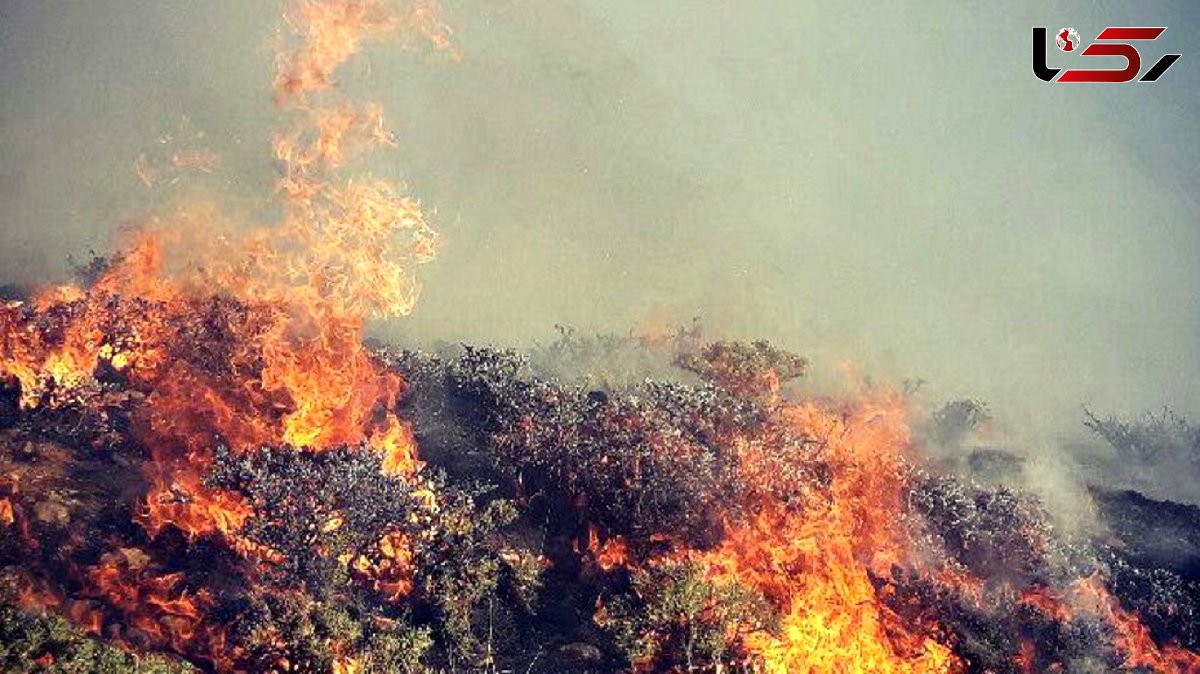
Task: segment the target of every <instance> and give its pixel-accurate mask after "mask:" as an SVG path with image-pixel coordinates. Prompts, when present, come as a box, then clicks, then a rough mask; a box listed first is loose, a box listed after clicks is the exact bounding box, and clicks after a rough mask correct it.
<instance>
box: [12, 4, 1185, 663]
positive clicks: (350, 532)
mask: <svg viewBox="0 0 1200 674" xmlns="http://www.w3.org/2000/svg"><path fill="white" fill-rule="evenodd" d="M284 25H285V28H286V31H285V33H286V35H285V37H284V39H283V46H282V49H281V51H280V53H279V56H278V59H277V69H276V72H275V79H274V94H275V100H276V102H277V104H278V105H279V107H280V109H281V113H282V114H283V115H284V116H285V117H286V119H287V124H286V125H285V127H284V128H283V129H282V130H280V131H279V133H278V134H277V135H276V136H275V138H274V143H273V153H274V158H275V159H276V160H277V162H278V165H279V170H280V178H279V181H278V185H277V193H276V196H277V199H278V205H279V212H280V213H281V215H280V218H279V221H278V222H274V223H268V224H262V225H261V226H243V225H241V224H239V223H233V222H229V221H227V219H226V218H225V217H224V216H222V215H221V213H220V211H219V210H218V208H217V207H216V206H208V205H198V204H188V205H187V206H186V207H185V206H181V207H179V208H178V209H177V210H175V211H173V212H171V213H169V214H166V215H163V216H161V217H160V218H159V219H158V220H155V221H153V222H151V223H148V224H147V225H146V226H144V227H142V228H140V229H138V230H137V231H134V232H131V233H129V234H128V238H127V239H125V240H123V241H122V242H120V245H119V246H118V248H117V252H116V253H114V254H113V255H112V256H111V257H109V258H98V259H97V260H96V261H94V262H93V264H91V265H89V266H88V267H87V268H86V269H85V270H82V271H84V272H85V273H84V274H81V276H83V278H81V280H80V283H79V284H78V285H72V286H61V287H53V288H48V289H45V290H43V291H42V292H40V293H38V294H37V295H36V296H34V297H32V298H27V300H26V301H15V300H14V301H11V302H8V303H7V304H6V305H5V306H4V307H3V308H2V309H0V382H2V383H0V572H2V573H3V576H4V578H5V581H6V582H5V591H4V593H3V594H0V600H2V602H3V605H2V606H0V665H2V666H3V668H4V669H5V670H6V671H8V670H12V671H39V670H44V669H51V670H52V671H163V672H176V671H178V672H183V671H194V670H200V671H221V672H225V671H281V672H283V671H288V672H338V673H348V672H394V671H409V672H412V671H464V670H470V671H526V672H561V671H581V672H602V671H642V672H649V671H662V672H683V671H687V672H697V671H713V672H722V671H748V672H763V673H770V674H774V673H781V674H782V673H793V672H795V673H799V672H814V673H815V672H898V673H899V672H903V673H914V674H916V673H938V672H946V673H949V672H1035V671H1064V672H1066V671H1146V670H1149V671H1157V672H1196V671H1200V655H1197V649H1200V628H1198V627H1197V625H1198V624H1200V620H1198V616H1200V592H1198V590H1197V587H1198V585H1197V583H1200V572H1198V571H1197V568H1198V567H1197V566H1196V563H1195V560H1197V559H1200V524H1197V521H1198V519H1197V517H1196V513H1195V512H1194V509H1189V507H1188V506H1185V505H1179V504H1170V503H1163V502H1158V501H1151V500H1149V499H1147V498H1145V497H1143V496H1140V495H1138V494H1136V493H1132V492H1130V493H1127V494H1120V493H1114V492H1107V491H1103V490H1100V489H1099V488H1098V489H1097V490H1096V492H1095V493H1094V494H1093V496H1094V499H1095V501H1096V503H1097V504H1098V507H1099V509H1100V511H1101V514H1102V516H1103V517H1104V519H1105V521H1106V522H1108V523H1109V524H1110V529H1111V531H1109V532H1108V533H1107V535H1105V536H1100V535H1095V536H1088V535H1080V534H1077V533H1070V532H1064V531H1061V530H1059V529H1058V528H1057V527H1056V525H1055V521H1054V518H1053V517H1052V516H1051V514H1050V513H1049V512H1047V509H1046V508H1045V507H1044V506H1043V504H1042V503H1041V502H1039V501H1038V499H1037V498H1036V497H1034V496H1033V495H1030V494H1026V493H1023V492H1020V491H1015V490H1013V489H1012V488H1009V487H1004V486H994V485H981V484H976V483H974V482H972V481H970V480H969V479H968V478H967V477H963V476H961V475H958V474H956V473H954V472H953V471H950V470H944V469H940V468H939V466H937V465H936V464H935V463H934V462H931V461H927V456H926V455H925V453H924V452H923V448H922V446H921V445H922V439H923V438H930V439H931V441H932V442H939V443H949V442H952V441H953V442H957V441H958V439H959V438H961V437H962V435H963V434H964V433H967V432H969V430H970V429H969V428H968V427H969V426H971V425H972V424H975V423H977V422H979V421H980V420H981V419H983V418H984V417H985V416H986V415H985V414H984V410H983V408H982V407H981V406H979V405H977V404H975V403H966V402H960V403H952V404H951V405H949V406H947V407H946V408H944V409H943V410H941V411H940V412H937V413H934V414H932V415H931V416H929V417H928V419H929V420H930V421H929V422H928V423H924V422H922V425H921V426H910V424H912V423H913V421H912V420H913V419H918V418H920V417H921V414H919V413H920V412H922V410H919V409H917V404H916V403H915V402H914V400H913V399H912V398H911V397H910V396H907V395H905V394H904V393H901V392H898V391H893V390H891V389H889V388H888V387H886V386H880V385H869V386H868V385H863V386H862V387H861V388H860V390H859V391H858V392H857V393H855V394H847V395H844V396H839V397H819V396H815V395H812V394H806V393H802V392H801V389H800V388H798V387H796V386H794V384H795V382H794V380H796V379H798V378H800V377H802V376H803V375H804V374H805V372H806V369H807V366H808V362H807V361H806V360H805V359H804V358H801V357H800V356H797V355H795V354H791V353H788V352H785V351H782V350H779V349H777V348H775V347H773V346H772V345H771V344H769V343H767V342H754V343H752V344H743V343H740V342H725V341H707V340H703V339H701V338H700V336H699V334H698V333H697V332H683V331H681V332H680V333H679V334H678V335H677V336H676V337H674V338H671V337H667V336H662V335H659V336H657V337H655V338H654V339H649V338H641V339H635V338H629V339H628V340H624V341H623V340H621V339H619V338H613V339H610V340H608V341H605V342H604V346H603V347H602V349H601V350H603V348H630V349H636V350H639V351H642V352H645V353H651V354H653V355H651V356H649V357H652V358H658V359H660V360H669V361H670V362H672V363H673V364H674V365H675V366H677V367H676V369H675V371H674V372H675V374H674V376H672V377H669V378H665V379H661V380H650V379H647V380H644V381H641V382H639V383H635V384H628V385H625V384H621V385H617V384H614V385H609V386H587V385H579V384H573V383H570V382H568V381H564V380H563V379H560V378H557V377H555V376H551V375H549V374H547V372H545V369H546V368H541V367H538V366H537V365H536V364H532V363H531V361H530V360H529V359H528V358H527V357H526V356H524V355H522V354H520V353H517V352H513V351H500V350H496V349H492V348H474V347H469V346H463V347H460V348H456V349H447V350H445V351H443V352H439V353H425V352H401V351H397V350H393V349H390V348H388V347H369V346H367V344H366V342H365V341H364V337H365V324H366V321H368V320H369V319H371V318H378V317H391V316H403V315H407V314H409V313H410V312H411V311H413V309H414V306H415V302H416V299H417V295H418V288H419V286H418V283H417V281H416V276H415V270H416V268H417V267H418V266H419V265H421V264H424V263H425V262H428V261H429V260H430V259H431V258H432V257H433V255H434V252H435V249H436V241H437V239H436V236H435V234H434V231H433V229H432V227H431V225H430V224H429V222H428V221H427V220H426V217H425V215H424V212H423V211H422V209H421V205H420V203H419V202H418V201H417V200H416V199H415V198H413V197H411V196H409V195H408V194H407V192H406V191H405V189H404V188H403V186H400V185H396V184H393V183H391V182H388V181H386V180H382V179H379V178H374V177H370V176H354V177H348V176H346V175H344V172H345V171H346V166H347V165H352V164H353V162H352V160H353V158H354V157H355V156H356V155H358V154H360V153H363V152H366V151H368V150H370V149H371V148H373V147H379V146H385V147H386V146H392V145H394V144H395V139H394V138H393V134H392V132H391V131H390V130H389V128H388V126H387V124H386V121H385V117H384V113H383V110H382V109H381V108H380V107H379V106H376V105H372V104H362V103H359V102H356V101H351V100H347V99H346V98H345V97H344V96H343V95H342V94H341V92H340V91H339V89H338V86H337V74H338V71H339V68H340V67H341V66H342V65H343V64H344V63H345V62H346V61H347V60H348V59H350V58H352V57H353V56H354V55H355V54H357V53H358V52H359V51H360V50H361V49H363V47H364V45H365V44H367V43H370V42H373V41H384V40H388V39H394V40H396V41H398V42H399V43H400V44H403V45H404V46H408V47H414V48H415V47H417V46H418V45H421V44H426V45H432V49H433V50H435V51H438V52H443V53H446V54H449V55H450V56H451V57H454V58H457V57H458V52H457V51H456V49H455V48H454V47H453V45H452V44H451V41H450V31H449V29H448V28H447V27H446V26H445V25H444V23H442V19H441V18H440V13H439V10H438V8H437V6H436V5H434V4H433V3H426V2H420V3H416V4H409V5H407V6H405V7H400V6H396V5H394V4H392V3H389V2H386V1H385V0H366V1H354V0H296V1H295V2H293V3H291V4H290V5H289V7H288V9H287V11H286V13H285V16H284ZM167 163H168V164H169V166H170V167H172V168H173V169H174V170H176V171H178V170H183V169H194V170H198V171H201V172H208V171H212V170H215V168H216V167H217V166H219V158H218V157H216V156H215V155H214V154H212V153H211V152H210V151H208V150H207V149H202V148H196V149H185V150H180V151H178V152H176V153H174V154H170V155H169V161H168V162H167ZM135 170H136V171H137V172H138V175H139V176H140V177H141V179H142V180H143V181H145V183H146V184H147V186H151V185H154V184H157V183H159V182H162V181H163V176H165V175H169V176H171V178H170V180H174V179H175V176H176V175H177V173H163V172H162V170H161V169H158V168H156V167H154V166H152V162H151V160H150V159H148V158H146V157H145V156H143V157H142V158H139V161H138V163H137V165H136V167H135ZM581 341H582V340H580V338H578V337H576V336H575V335H574V334H572V333H570V332H569V331H565V330H564V331H563V335H562V339H561V340H560V342H559V343H558V344H557V345H555V346H552V347H550V349H549V351H550V352H552V353H553V354H555V357H568V358H569V357H570V355H569V354H572V353H581V352H585V351H588V350H589V349H588V348H585V347H586V345H582V346H581ZM663 352H666V353H667V358H663V357H662V355H663ZM564 354H567V355H566V356H564ZM1089 423H1090V424H1092V425H1093V426H1094V427H1096V428H1098V430H1100V431H1101V434H1102V435H1103V436H1104V437H1106V438H1107V439H1109V441H1110V442H1112V443H1113V444H1114V446H1119V445H1120V443H1121V442H1122V441H1125V440H1128V438H1129V437H1130V433H1129V432H1125V431H1128V430H1129V429H1128V428H1126V429H1125V431H1123V432H1122V433H1116V432H1115V431H1114V426H1113V423H1115V422H1110V423H1107V425H1106V422H1101V421H1099V420H1098V419H1096V418H1095V417H1092V418H1091V419H1090V420H1089ZM1181 423H1182V424H1183V426H1184V427H1185V430H1188V431H1189V432H1190V427H1187V425H1186V423H1185V422H1181ZM924 426H928V427H929V428H924ZM951 426H954V428H951ZM914 429H915V430H914ZM1185 435H1186V434H1185ZM1188 437H1200V434H1195V435H1194V436H1188ZM418 448H419V451H418ZM996 451H998V452H999V450H996ZM999 455H1000V456H1001V457H1004V456H1007V455H1004V454H1003V452H1000V453H999ZM1158 516H1162V517H1164V518H1169V519H1170V520H1171V523H1172V526H1173V527H1174V528H1175V530H1176V531H1175V536H1174V538H1172V539H1171V540H1172V541H1177V540H1178V541H1182V543H1179V544H1178V546H1177V547H1178V548H1181V549H1176V548H1172V549H1170V550H1168V551H1167V552H1165V553H1164V552H1163V546H1162V545H1160V544H1159V542H1158V541H1157V539H1154V538H1153V537H1151V536H1149V535H1147V532H1150V533H1154V525H1155V524H1156V523H1155V522H1154V520H1155V518H1156V517H1158ZM1139 518H1140V519H1139ZM1131 522H1133V524H1131ZM1158 524H1161V523H1158ZM1183 548H1185V549H1183ZM1189 555H1190V556H1189ZM1189 560H1190V561H1189ZM145 656H149V657H145ZM55 667H58V668H60V669H53V668H55Z"/></svg>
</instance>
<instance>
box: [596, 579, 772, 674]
mask: <svg viewBox="0 0 1200 674" xmlns="http://www.w3.org/2000/svg"><path fill="white" fill-rule="evenodd" d="M776 619H777V616H776V615H775V613H774V610H773V609H772V607H771V605H770V604H769V603H768V602H767V600H766V599H765V598H763V596H762V595H760V594H758V593H756V592H754V591H752V590H750V589H748V588H746V587H744V586H742V585H740V584H738V583H736V582H733V581H720V582H718V581H712V580H706V579H705V578H704V577H703V575H702V573H701V571H700V569H699V568H698V567H696V566H695V565H693V564H689V563H687V562H665V563H663V564H660V565H656V566H653V567H650V568H649V569H645V570H641V571H638V572H637V573H635V574H634V576H633V579H632V584H631V587H630V589H629V591H628V592H626V593H624V594H621V595H617V596H615V597H613V598H611V599H610V600H609V601H608V603H607V604H606V606H605V608H604V609H603V612H602V614H601V616H600V618H599V622H600V623H601V624H602V625H604V626H605V627H606V628H607V629H608V630H609V631H610V633H611V634H612V635H613V637H614V640H615V642H616V644H617V646H618V648H619V649H620V650H621V653H622V654H623V655H624V657H625V658H626V659H627V660H628V661H629V662H631V663H636V664H638V665H641V666H645V665H649V664H653V665H654V671H689V672H690V671H709V670H715V671H720V670H721V668H722V667H727V666H733V665H735V664H737V662H738V660H739V654H738V648H737V647H738V644H739V643H740V641H741V638H742V637H744V636H745V635H746V634H747V633H749V632H754V631H760V630H765V629H769V628H770V627H772V626H773V625H774V623H775V622H776Z"/></svg>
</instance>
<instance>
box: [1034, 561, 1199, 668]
mask: <svg viewBox="0 0 1200 674" xmlns="http://www.w3.org/2000/svg"><path fill="white" fill-rule="evenodd" d="M1021 602H1022V603H1023V604H1025V605H1027V606H1031V607H1033V608H1036V609H1037V610H1038V611H1040V612H1042V613H1043V614H1045V615H1047V616H1050V617H1052V618H1055V619H1056V620H1059V621H1062V622H1068V621H1071V620H1074V619H1076V618H1078V617H1080V616H1090V617H1093V618H1099V619H1100V620H1102V621H1104V622H1105V623H1107V624H1108V625H1109V626H1110V627H1111V628H1112V639H1113V647H1114V648H1115V649H1116V650H1117V651H1118V652H1119V653H1120V654H1121V655H1122V656H1123V657H1124V663H1123V664H1124V666H1125V667H1129V668H1135V667H1144V668H1147V669H1151V670H1153V671H1156V672H1162V673H1163V674H1172V673H1173V672H1197V671H1200V655H1198V654H1196V653H1194V652H1192V651H1189V650H1187V649H1186V648H1183V647H1181V646H1179V645H1178V644H1173V643H1169V644H1166V645H1164V646H1161V647H1160V646H1159V645H1158V644H1156V643H1155V642H1154V639H1153V638H1152V637H1151V636H1150V630H1149V629H1148V628H1147V627H1146V626H1145V625H1144V624H1143V623H1142V621H1141V620H1140V619H1139V618H1138V617H1137V616H1136V615H1134V614H1133V613H1131V612H1130V611H1128V610H1126V609H1125V608H1124V607H1122V606H1121V604H1120V602H1118V601H1117V599H1116V597H1114V596H1112V594H1111V593H1110V592H1109V591H1108V589H1107V588H1106V587H1104V581H1103V579H1102V578H1101V577H1100V575H1099V574H1098V573H1093V574H1092V575H1090V576H1087V577H1086V578H1082V579H1080V580H1077V581H1075V582H1074V583H1072V584H1071V585H1070V586H1069V587H1067V588H1066V590H1064V591H1061V592H1060V591H1055V590H1053V589H1050V588H1041V587H1039V588H1031V589H1029V590H1027V591H1025V592H1024V593H1022V595H1021Z"/></svg>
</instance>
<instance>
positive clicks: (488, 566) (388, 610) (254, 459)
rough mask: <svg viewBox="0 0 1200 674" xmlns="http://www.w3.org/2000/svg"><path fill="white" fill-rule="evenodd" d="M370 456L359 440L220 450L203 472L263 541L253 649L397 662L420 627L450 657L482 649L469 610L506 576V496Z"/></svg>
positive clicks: (410, 655)
mask: <svg viewBox="0 0 1200 674" xmlns="http://www.w3.org/2000/svg"><path fill="white" fill-rule="evenodd" d="M381 469H382V460H381V457H380V456H379V455H378V454H377V453H376V452H374V451H373V450H371V449H370V448H369V447H342V448H336V449H333V450H329V451H323V452H313V451H308V450H298V449H292V448H283V449H279V450H276V449H272V448H263V449H261V450H259V451H256V452H252V453H248V454H245V455H242V456H234V455H233V454H231V453H230V452H228V451H223V450H222V451H219V452H217V454H216V460H215V463H214V467H213V470H212V472H211V474H210V476H209V484H210V486H213V487H216V488H221V489H227V490H231V491H233V492H236V493H238V494H240V495H242V496H243V497H244V498H245V499H246V500H247V501H248V502H249V504H250V505H251V506H252V508H253V512H254V514H253V515H252V516H251V517H250V518H249V519H248V520H247V521H246V523H245V525H244V527H243V529H242V531H241V534H242V535H243V536H244V537H245V538H246V539H248V540H249V541H250V542H252V543H253V544H255V545H256V546H261V549H263V550H265V551H267V552H265V553H264V554H263V557H264V560H263V562H262V564H261V565H262V566H264V567H265V569H266V570H265V578H264V579H265V580H267V581H268V583H267V584H265V585H264V586H263V589H262V590H261V591H259V592H258V593H257V594H256V595H255V596H253V597H252V598H251V600H250V606H249V607H248V609H247V610H245V611H243V613H242V615H243V619H242V621H241V622H242V624H243V629H242V633H243V635H244V636H245V639H246V640H247V643H249V644H250V645H251V648H250V650H251V652H252V653H253V654H254V656H255V658H256V661H258V662H265V661H268V660H270V659H271V658H276V659H277V658H281V657H282V658H285V659H287V660H288V661H289V662H292V663H301V662H303V663H311V666H312V667H315V668H316V670H322V668H326V667H325V665H326V664H328V663H332V662H333V661H334V659H335V658H336V657H338V656H345V655H348V654H353V655H354V657H356V658H357V659H363V658H365V659H366V661H370V662H377V663H391V664H389V665H388V666H399V665H397V664H396V663H408V664H405V665H404V667H401V668H400V669H399V670H388V671H405V668H411V666H415V665H413V663H415V662H417V661H418V660H419V659H420V657H419V653H420V652H423V651H424V650H425V649H426V648H427V647H428V645H429V643H428V642H429V637H431V636H434V637H436V638H437V641H438V643H439V644H440V646H441V647H442V648H444V649H447V650H449V651H452V652H454V653H455V654H456V657H458V658H459V659H460V660H461V659H462V658H464V657H466V658H468V659H471V658H475V657H478V656H480V654H481V653H482V651H483V647H482V645H481V638H480V636H481V634H483V633H484V632H485V631H486V629H487V628H488V624H487V621H486V620H481V619H480V617H479V616H480V615H481V614H484V613H487V612H488V611H489V610H491V611H494V609H495V606H496V605H498V604H500V603H502V602H501V600H500V599H499V594H500V592H501V589H502V588H501V584H502V583H503V582H504V580H505V579H506V578H508V577H509V576H508V575H506V571H507V570H508V568H509V565H507V564H506V563H505V561H504V560H503V558H502V557H501V555H500V552H499V550H500V546H499V544H498V542H497V532H498V530H499V529H501V528H502V527H504V526H505V525H507V524H508V523H509V522H510V521H511V520H512V518H513V517H514V511H513V508H512V506H511V505H510V504H509V503H508V502H507V501H503V500H495V499H493V500H487V498H486V495H487V491H488V490H487V489H484V488H482V487H471V488H467V489H464V488H460V487H456V486H453V485H450V484H448V483H447V482H446V481H445V479H444V478H442V477H439V476H437V475H433V476H430V477H421V478H418V479H416V480H412V481H409V480H405V479H401V478H398V477H393V476H389V475H385V474H384V473H383V472H382V470H381ZM505 589H506V588H505ZM381 625H383V626H387V627H386V629H385V628H383V627H381ZM418 647H419V648H418ZM372 649H374V650H372ZM430 657H437V656H436V654H435V655H431V656H430ZM381 666H382V665H381ZM326 669H327V668H326Z"/></svg>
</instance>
